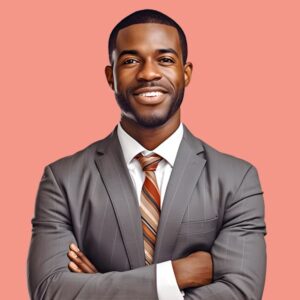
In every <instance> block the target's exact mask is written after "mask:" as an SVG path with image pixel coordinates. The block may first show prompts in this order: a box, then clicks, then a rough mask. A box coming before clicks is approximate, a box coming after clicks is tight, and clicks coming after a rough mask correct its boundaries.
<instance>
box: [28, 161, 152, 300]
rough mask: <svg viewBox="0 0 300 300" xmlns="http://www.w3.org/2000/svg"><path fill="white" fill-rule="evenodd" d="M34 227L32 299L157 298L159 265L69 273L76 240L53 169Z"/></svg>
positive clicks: (46, 176) (47, 170) (46, 175)
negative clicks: (68, 253)
mask: <svg viewBox="0 0 300 300" xmlns="http://www.w3.org/2000/svg"><path fill="white" fill-rule="evenodd" d="M32 226H33V227H32V239H31V244H30V249H29V255H28V261H27V275H28V287H29V292H30V296H31V299H34V300H48V299H49V300H50V299H51V300H55V299H64V300H71V299H122V300H123V299H143V300H146V299H149V300H150V299H151V300H152V299H157V290H156V270H155V268H156V266H155V265H152V266H147V267H142V268H138V269H134V270H129V271H125V272H108V273H103V274H101V273H96V274H83V273H82V274H81V273H80V274H78V273H72V272H70V271H69V269H68V263H69V259H68V257H67V252H68V248H69V244H70V243H76V240H75V237H74V235H73V232H72V220H71V216H70V212H69V208H68V203H67V201H66V199H65V197H64V194H63V193H62V190H61V189H60V187H59V185H58V184H57V182H56V179H55V177H54V174H53V172H52V169H51V166H47V167H46V168H45V170H44V174H43V176H42V179H41V182H40V185H39V189H38V192H37V198H36V207H35V216H34V218H33V220H32Z"/></svg>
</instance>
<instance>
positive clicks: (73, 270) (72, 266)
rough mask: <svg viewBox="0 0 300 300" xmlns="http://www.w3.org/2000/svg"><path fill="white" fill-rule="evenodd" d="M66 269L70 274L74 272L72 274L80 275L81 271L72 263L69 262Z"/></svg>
mask: <svg viewBox="0 0 300 300" xmlns="http://www.w3.org/2000/svg"><path fill="white" fill-rule="evenodd" d="M68 267H69V270H70V271H71V272H74V273H82V270H80V269H79V268H78V267H77V265H76V264H75V263H73V262H72V261H70V262H69V264H68Z"/></svg>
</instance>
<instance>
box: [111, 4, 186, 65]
mask: <svg viewBox="0 0 300 300" xmlns="http://www.w3.org/2000/svg"><path fill="white" fill-rule="evenodd" d="M144 23H156V24H164V25H169V26H172V27H175V28H176V29H177V31H178V35H179V41H180V46H181V51H182V60H183V63H184V64H185V63H186V60H187V55H188V48H187V41H186V36H185V34H184V32H183V30H182V28H181V27H180V26H179V25H178V24H177V23H176V22H175V21H174V20H173V19H171V18H170V17H169V16H167V15H165V14H163V13H162V12H160V11H157V10H153V9H143V10H138V11H135V12H133V13H132V14H130V15H128V16H127V17H125V18H124V19H123V20H121V21H120V22H119V23H118V24H117V25H116V26H115V27H114V29H113V30H112V32H111V33H110V36H109V41H108V54H109V61H110V63H111V64H112V52H113V50H114V49H115V48H116V41H117V36H118V33H119V31H120V30H121V29H123V28H125V27H128V26H130V25H134V24H144Z"/></svg>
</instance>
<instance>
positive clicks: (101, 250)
mask: <svg viewBox="0 0 300 300" xmlns="http://www.w3.org/2000/svg"><path fill="white" fill-rule="evenodd" d="M109 56H110V63H111V65H110V66H107V67H106V68H105V73H106V77H107V81H108V83H109V85H110V86H111V88H112V90H113V91H114V94H115V97H116V100H117V103H118V105H119V106H120V109H121V121H120V124H118V126H117V127H116V129H115V130H114V131H113V132H112V134H111V135H109V136H108V137H106V138H105V139H103V140H100V141H97V142H95V143H93V144H92V145H90V146H88V147H87V148H85V149H83V150H81V151H79V152H77V153H75V154H74V155H71V156H69V157H65V158H63V159H60V160H58V161H56V162H54V163H52V164H50V165H48V166H47V167H46V168H45V171H44V175H43V177H42V180H41V183H40V187H39V191H38V194H37V199H36V210H35V217H34V218H33V220H32V224H33V234H32V241H31V247H30V252H29V258H28V281H29V289H30V294H31V297H32V299H39V300H40V299H160V300H164V299H183V298H184V299H210V300H217V299H221V300H223V299H224V300H225V299H230V300H233V299H261V296H262V291H263V286H264V278H265V262H266V259H265V242H264V235H265V223H264V207H263V198H262V190H261V187H260V183H259V179H258V175H257V172H256V169H255V167H254V166H252V165H251V164H249V163H248V162H246V161H244V160H241V159H238V158H235V157H232V156H230V155H226V154H223V153H220V152H218V151H217V150H215V149H213V148H212V147H210V146H209V145H207V144H206V143H205V142H203V141H201V140H199V139H197V138H195V137H194V136H193V135H192V134H191V133H190V132H189V131H188V129H187V128H186V127H185V126H184V125H183V124H182V123H181V121H180V105H181V102H182V100H183V97H184V89H185V87H186V86H187V85H188V84H189V82H190V79H191V74H192V64H191V63H190V62H187V44H186V39H185V35H184V33H183V31H182V29H181V28H180V26H179V25H178V24H177V23H176V22H175V21H174V20H172V19H170V18H169V17H167V16H166V15H164V14H162V13H160V12H158V11H154V10H142V11H137V12H135V13H133V14H131V15H129V16H127V17H126V18H125V19H123V20H122V21H121V22H120V23H119V24H118V25H117V26H116V27H115V28H114V30H113V31H112V33H111V35H110V39H109ZM68 247H70V248H69V249H68ZM79 249H80V250H79Z"/></svg>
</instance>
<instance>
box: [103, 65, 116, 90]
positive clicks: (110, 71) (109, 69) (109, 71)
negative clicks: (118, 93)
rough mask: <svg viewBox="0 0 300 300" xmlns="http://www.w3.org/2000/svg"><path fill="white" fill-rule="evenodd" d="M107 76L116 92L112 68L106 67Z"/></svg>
mask: <svg viewBox="0 0 300 300" xmlns="http://www.w3.org/2000/svg"><path fill="white" fill-rule="evenodd" d="M105 76H106V80H107V82H108V84H109V86H110V87H111V89H112V90H114V76H113V68H112V66H106V67H105Z"/></svg>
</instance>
